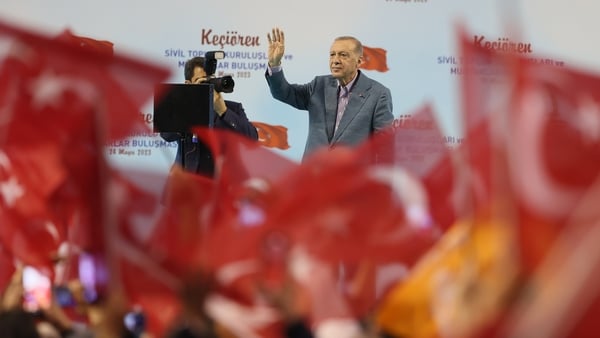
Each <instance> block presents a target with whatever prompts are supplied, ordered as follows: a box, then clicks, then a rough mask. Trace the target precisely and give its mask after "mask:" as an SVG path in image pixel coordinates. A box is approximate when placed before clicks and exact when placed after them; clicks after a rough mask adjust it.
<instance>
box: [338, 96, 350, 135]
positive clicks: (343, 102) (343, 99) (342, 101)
mask: <svg viewBox="0 0 600 338" xmlns="http://www.w3.org/2000/svg"><path fill="white" fill-rule="evenodd" d="M349 97H350V91H349V90H348V88H347V87H341V88H340V96H339V97H338V108H337V116H336V118H335V131H337V129H338V127H339V125H340V121H341V120H342V115H344V111H345V110H346V106H347V105H348V99H349ZM335 131H334V132H335Z"/></svg>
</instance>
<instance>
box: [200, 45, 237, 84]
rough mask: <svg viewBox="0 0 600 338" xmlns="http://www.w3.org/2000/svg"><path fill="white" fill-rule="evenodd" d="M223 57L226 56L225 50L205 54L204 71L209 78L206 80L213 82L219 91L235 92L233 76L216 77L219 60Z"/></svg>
mask: <svg viewBox="0 0 600 338" xmlns="http://www.w3.org/2000/svg"><path fill="white" fill-rule="evenodd" d="M223 58H225V52H223V51H213V52H206V53H205V54H204V71H205V72H206V77H207V79H208V80H206V82H207V83H210V84H212V85H213V86H214V87H215V90H216V91H217V92H219V93H221V92H223V93H231V92H233V86H235V82H234V81H233V78H232V77H231V76H229V75H227V76H223V77H215V71H216V70H217V62H218V60H222V59H223Z"/></svg>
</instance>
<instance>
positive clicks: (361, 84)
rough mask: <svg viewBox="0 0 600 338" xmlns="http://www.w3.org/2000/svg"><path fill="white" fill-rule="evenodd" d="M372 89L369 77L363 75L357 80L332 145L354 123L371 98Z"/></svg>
mask: <svg viewBox="0 0 600 338" xmlns="http://www.w3.org/2000/svg"><path fill="white" fill-rule="evenodd" d="M370 88H371V84H370V82H369V81H368V79H367V77H366V76H365V75H364V74H362V73H361V74H360V75H359V77H358V79H356V83H355V84H354V87H353V88H352V91H351V92H350V101H348V105H347V106H346V110H345V111H344V115H343V116H342V120H341V121H340V125H339V127H338V130H337V132H336V133H335V135H334V136H333V139H332V140H331V143H333V142H336V141H337V140H339V138H340V136H341V135H342V134H343V133H344V130H346V127H348V125H349V124H350V122H352V120H353V119H354V118H355V117H356V115H358V113H359V112H360V111H361V109H362V106H363V105H364V103H365V102H366V100H367V97H369V89H370ZM336 99H337V96H336ZM336 103H337V102H336ZM334 124H335V117H334Z"/></svg>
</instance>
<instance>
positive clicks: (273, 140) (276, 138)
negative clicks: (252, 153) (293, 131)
mask: <svg viewBox="0 0 600 338" xmlns="http://www.w3.org/2000/svg"><path fill="white" fill-rule="evenodd" d="M252 124H253V125H254V127H256V130H257V131H258V141H259V142H260V143H261V144H262V145H264V146H265V147H269V148H277V149H282V150H286V149H289V148H290V145H289V144H288V138H287V130H288V129H287V128H286V127H284V126H280V125H271V124H268V123H264V122H257V121H253V122H252Z"/></svg>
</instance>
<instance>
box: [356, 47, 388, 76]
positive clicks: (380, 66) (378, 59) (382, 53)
mask: <svg viewBox="0 0 600 338" xmlns="http://www.w3.org/2000/svg"><path fill="white" fill-rule="evenodd" d="M386 54H387V51H386V50H385V49H383V48H374V47H367V46H364V45H363V62H362V63H361V64H360V68H362V69H366V70H376V71H378V72H387V71H388V66H387V56H386Z"/></svg>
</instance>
